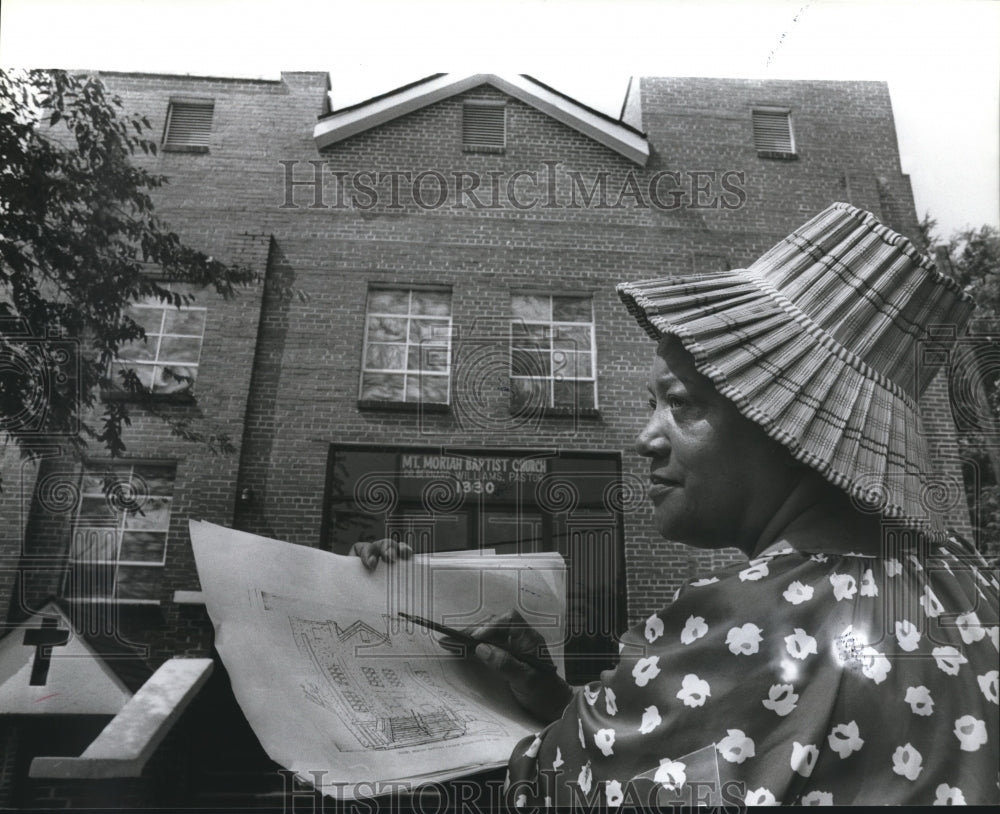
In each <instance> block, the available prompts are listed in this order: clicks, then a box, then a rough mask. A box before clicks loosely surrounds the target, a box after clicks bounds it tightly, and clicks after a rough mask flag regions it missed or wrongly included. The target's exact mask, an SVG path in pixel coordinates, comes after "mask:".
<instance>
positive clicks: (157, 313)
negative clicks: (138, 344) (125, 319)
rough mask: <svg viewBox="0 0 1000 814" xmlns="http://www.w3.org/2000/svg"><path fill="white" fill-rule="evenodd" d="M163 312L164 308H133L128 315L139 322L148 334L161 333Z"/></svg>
mask: <svg viewBox="0 0 1000 814" xmlns="http://www.w3.org/2000/svg"><path fill="white" fill-rule="evenodd" d="M163 310H164V309H163V307H162V306H157V307H155V308H138V307H135V306H133V307H132V308H129V310H128V315H129V316H130V317H132V319H133V320H135V321H136V322H138V323H139V324H140V325H141V326H142V327H143V328H144V329H145V330H146V333H147V334H151V333H159V332H160V325H161V324H162V323H163Z"/></svg>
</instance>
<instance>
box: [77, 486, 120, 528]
mask: <svg viewBox="0 0 1000 814" xmlns="http://www.w3.org/2000/svg"><path fill="white" fill-rule="evenodd" d="M98 488H100V487H98ZM80 517H81V518H86V519H87V520H98V519H100V520H102V521H107V522H109V523H114V518H115V512H114V511H112V509H111V507H110V506H109V505H108V501H107V500H105V499H104V496H103V495H95V496H88V497H84V498H83V499H82V500H81V501H80Z"/></svg>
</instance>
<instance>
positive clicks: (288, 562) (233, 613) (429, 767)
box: [190, 521, 565, 799]
mask: <svg viewBox="0 0 1000 814" xmlns="http://www.w3.org/2000/svg"><path fill="white" fill-rule="evenodd" d="M190 529H191V539H192V545H193V548H194V553H195V560H196V562H197V566H198V574H199V578H200V580H201V584H202V590H203V593H204V597H205V602H206V607H207V609H208V612H209V615H210V617H211V619H212V621H213V624H214V625H215V629H216V649H217V650H218V652H219V654H220V656H221V658H222V661H223V664H224V666H225V668H226V670H227V672H228V673H229V677H230V680H231V681H232V685H233V692H234V694H235V695H236V698H237V700H238V701H239V703H240V705H241V707H242V709H243V712H244V714H245V715H246V717H247V720H248V721H249V722H250V724H251V726H252V727H253V728H254V731H255V733H256V734H257V736H258V738H259V739H260V741H261V744H262V746H263V747H264V748H265V750H266V751H267V752H268V754H269V755H270V756H271V758H272V759H273V760H275V761H276V762H277V763H279V764H281V765H282V766H284V767H285V768H288V769H291V770H293V771H295V772H297V773H298V774H299V775H300V776H301V777H302V779H303V780H305V781H307V782H309V783H311V784H314V785H317V786H318V787H319V788H321V790H322V791H324V792H325V793H327V794H330V795H331V796H335V797H338V798H340V799H351V798H354V797H357V796H370V795H373V794H377V793H378V789H379V787H380V784H381V785H383V786H384V785H385V784H395V788H397V789H398V788H399V784H400V783H412V784H413V785H414V786H416V785H418V784H419V783H421V782H429V781H431V780H441V779H445V778H447V777H454V776H458V775H461V774H467V773H470V772H473V771H479V770H481V769H485V768H491V767H496V766H501V765H503V764H504V763H505V762H506V759H507V757H508V756H509V754H510V750H511V748H512V747H513V745H514V744H515V743H516V742H517V741H518V740H519V739H520V738H522V737H523V736H524V735H526V734H528V733H529V732H531V731H535V730H536V729H538V728H539V725H538V723H537V722H535V721H533V720H532V719H531V718H530V716H528V715H527V714H526V713H524V712H523V711H522V710H521V709H520V707H519V706H518V705H517V703H516V701H514V699H513V697H512V696H511V695H510V691H509V689H508V688H507V687H506V685H505V684H504V683H503V682H502V681H501V680H499V679H498V678H497V677H496V676H495V675H494V674H493V673H492V672H491V671H490V670H488V669H487V668H485V667H484V666H483V665H481V664H479V663H478V662H477V661H476V660H475V659H464V658H461V657H460V656H457V655H455V654H454V653H452V652H449V651H448V650H446V649H444V648H442V647H441V646H440V645H439V644H438V639H439V638H440V634H437V633H433V632H431V631H428V630H426V629H425V628H423V627H420V626H416V625H413V624H411V623H409V622H407V621H405V620H403V619H401V618H400V617H399V616H398V615H397V614H398V612H400V611H404V612H407V613H412V614H416V615H419V616H424V617H426V618H432V619H434V620H435V621H438V622H441V623H443V624H447V625H450V626H452V627H458V628H463V627H466V626H469V625H472V624H476V623H479V622H482V621H483V620H485V619H486V618H487V617H488V616H489V615H490V614H494V613H496V614H499V613H503V612H504V611H506V610H509V609H511V608H517V609H518V610H519V612H520V613H521V614H522V616H524V617H525V619H526V620H527V621H529V622H530V623H531V624H532V625H533V626H534V627H535V628H536V629H537V630H538V631H539V632H540V633H541V634H542V635H543V637H544V638H545V640H546V644H547V646H548V648H549V650H550V652H551V653H552V654H553V658H554V659H555V660H556V663H557V664H558V665H560V670H561V669H562V666H561V663H562V651H561V643H562V636H563V619H564V616H565V613H564V611H565V569H564V565H563V563H562V560H561V558H559V556H558V555H529V556H527V557H512V556H499V557H497V556H482V555H480V554H479V553H478V552H469V553H467V554H466V555H464V556H455V555H449V556H445V557H434V556H430V557H415V558H414V559H413V560H411V561H409V562H403V563H397V564H395V565H392V566H385V565H382V566H380V567H379V568H378V569H376V571H375V573H373V574H372V573H369V572H367V571H365V569H364V568H363V566H362V565H361V563H360V561H359V560H358V559H357V558H354V557H341V556H337V555H334V554H330V553H327V552H322V551H317V550H315V549H311V548H308V547H305V546H298V545H293V544H290V543H285V542H281V541H277V540H270V539H267V538H263V537H258V536H256V535H251V534H246V533H244V532H237V531H233V530H231V529H227V528H224V527H221V526H215V525H213V524H210V523H201V522H194V521H193V522H192V523H191V527H190Z"/></svg>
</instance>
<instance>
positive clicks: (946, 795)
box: [934, 783, 968, 806]
mask: <svg viewBox="0 0 1000 814" xmlns="http://www.w3.org/2000/svg"><path fill="white" fill-rule="evenodd" d="M934 794H935V795H936V796H935V797H934V805H936V806H964V805H968V804H967V803H966V802H965V795H964V794H962V790H961V789H960V788H958V787H957V786H949V785H948V784H947V783H942V784H941V785H940V786H938V787H937V788H936V789H934Z"/></svg>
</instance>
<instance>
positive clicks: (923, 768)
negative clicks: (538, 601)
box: [508, 540, 1000, 808]
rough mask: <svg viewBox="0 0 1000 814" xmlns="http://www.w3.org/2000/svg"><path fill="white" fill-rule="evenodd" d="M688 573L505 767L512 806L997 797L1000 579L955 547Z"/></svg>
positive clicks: (770, 557) (774, 552)
mask: <svg viewBox="0 0 1000 814" xmlns="http://www.w3.org/2000/svg"><path fill="white" fill-rule="evenodd" d="M916 546H917V544H915V543H912V541H911V546H910V547H909V548H907V547H903V546H897V547H896V548H894V549H891V550H884V551H883V552H882V553H881V554H880V555H879V556H863V555H860V554H842V553H841V554H834V553H823V552H822V551H819V552H816V551H813V552H808V551H807V552H803V551H802V546H798V545H797V546H796V548H792V547H791V546H790V545H789V544H788V543H787V542H779V543H777V544H775V545H773V546H771V547H770V548H769V549H768V550H766V551H765V552H764V553H762V554H761V555H760V556H757V557H756V558H754V559H753V560H750V561H749V562H747V563H743V564H740V565H734V566H730V567H728V568H726V569H723V570H720V571H717V572H715V573H714V574H713V575H711V576H709V577H705V578H700V579H696V580H693V581H690V582H688V583H687V584H686V585H685V586H684V587H683V588H682V589H681V590H680V591H679V592H678V594H677V596H676V597H675V600H674V601H673V602H672V603H671V604H670V606H669V607H667V608H666V609H664V610H662V611H659V612H657V613H655V614H653V615H652V616H650V617H649V618H648V619H646V620H645V622H643V623H642V624H640V625H638V626H636V627H634V628H632V629H631V630H629V631H628V632H627V633H626V634H625V635H624V636H622V637H621V642H620V649H621V655H620V661H619V664H618V666H617V667H616V669H614V670H608V671H605V673H603V674H602V676H601V679H600V680H599V681H594V682H592V683H590V684H588V685H587V686H585V687H583V688H581V689H580V690H579V691H578V692H577V693H576V695H575V697H574V699H573V701H572V702H571V703H570V704H569V706H568V707H567V708H566V710H565V712H564V713H563V715H562V717H561V718H560V719H559V720H557V721H555V722H554V723H553V724H551V725H550V726H548V727H547V728H546V729H545V730H543V731H542V732H541V733H539V734H538V735H537V736H531V737H528V738H526V739H524V740H523V741H522V742H521V743H519V744H518V746H517V747H516V748H515V750H514V752H513V754H512V755H511V758H510V761H509V766H508V769H509V776H508V780H509V787H508V793H509V795H510V797H509V799H510V800H511V801H512V802H514V803H515V805H519V806H521V805H526V806H545V805H552V806H557V807H567V806H580V807H587V808H590V807H593V806H594V805H598V806H605V805H606V806H610V807H615V806H622V805H628V806H636V805H647V806H649V805H665V804H671V803H673V804H678V803H686V804H689V805H693V804H714V805H719V804H729V805H731V804H747V805H766V804H795V805H831V804H832V805H852V804H853V805H858V804H875V805H895V804H910V805H931V804H961V803H968V804H976V803H979V804H983V803H996V802H998V800H1000V793H998V764H1000V761H998V749H997V747H998V742H1000V733H998V703H997V702H998V697H997V696H998V689H997V682H998V650H1000V644H998V630H1000V628H998V627H997V613H998V585H997V581H996V573H995V571H990V570H989V569H988V568H987V567H986V563H985V562H984V561H983V560H982V558H981V557H980V556H979V555H978V554H976V553H975V552H974V551H971V550H970V549H969V548H968V547H966V546H964V545H963V544H961V543H959V542H957V541H955V540H950V541H948V542H946V543H943V544H938V543H934V544H926V545H924V546H923V548H922V550H919V549H918V548H917V547H916Z"/></svg>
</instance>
